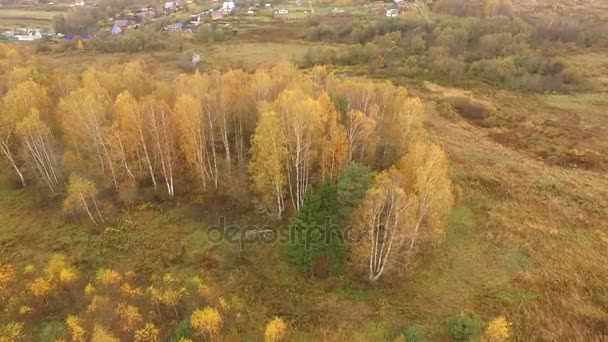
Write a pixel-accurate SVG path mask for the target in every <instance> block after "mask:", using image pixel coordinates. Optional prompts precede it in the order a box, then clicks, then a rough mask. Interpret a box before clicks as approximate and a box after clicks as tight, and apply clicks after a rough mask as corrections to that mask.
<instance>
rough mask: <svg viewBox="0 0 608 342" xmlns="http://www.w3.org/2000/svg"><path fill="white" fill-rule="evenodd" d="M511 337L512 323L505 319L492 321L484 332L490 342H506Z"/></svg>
mask: <svg viewBox="0 0 608 342" xmlns="http://www.w3.org/2000/svg"><path fill="white" fill-rule="evenodd" d="M510 336H511V323H510V322H509V321H508V320H507V319H506V318H505V317H504V316H500V317H496V318H494V319H493V320H491V321H490V323H489V324H488V327H487V328H486V330H485V332H484V337H485V338H486V340H487V341H488V342H504V341H506V340H507V339H508V338H509V337H510Z"/></svg>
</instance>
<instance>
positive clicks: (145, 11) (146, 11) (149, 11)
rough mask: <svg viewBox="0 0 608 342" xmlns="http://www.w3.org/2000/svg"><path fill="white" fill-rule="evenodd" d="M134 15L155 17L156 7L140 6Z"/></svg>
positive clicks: (142, 17) (141, 17)
mask: <svg viewBox="0 0 608 342" xmlns="http://www.w3.org/2000/svg"><path fill="white" fill-rule="evenodd" d="M135 16H136V17H139V18H140V19H152V18H154V17H156V9H155V8H154V7H152V6H148V7H144V8H140V9H139V10H138V11H137V13H136V14H135Z"/></svg>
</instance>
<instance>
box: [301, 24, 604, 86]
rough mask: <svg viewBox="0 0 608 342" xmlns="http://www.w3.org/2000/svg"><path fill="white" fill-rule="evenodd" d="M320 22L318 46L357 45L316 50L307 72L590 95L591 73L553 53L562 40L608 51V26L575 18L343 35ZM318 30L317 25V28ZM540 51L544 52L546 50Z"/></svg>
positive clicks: (348, 30) (373, 29)
mask: <svg viewBox="0 0 608 342" xmlns="http://www.w3.org/2000/svg"><path fill="white" fill-rule="evenodd" d="M316 24H317V23H314V22H313V23H312V25H313V26H311V27H310V28H309V31H308V34H307V36H308V38H309V39H310V40H323V41H334V42H341V43H350V44H351V45H347V46H341V47H319V46H315V47H311V48H310V49H309V50H308V53H307V54H306V55H305V57H304V59H303V61H302V64H303V65H304V66H310V65H323V64H338V65H353V66H357V65H364V66H366V67H369V70H370V71H371V72H372V73H378V74H381V75H385V74H386V75H390V76H393V77H394V76H397V75H402V76H406V77H425V78H428V77H432V78H436V79H443V80H446V81H450V82H458V81H463V80H467V79H471V78H473V79H479V80H483V81H485V82H488V83H491V84H496V85H500V86H507V87H510V88H515V89H524V90H531V91H550V90H557V91H570V90H587V89H591V88H593V87H594V85H593V84H592V83H591V82H590V81H589V80H588V79H587V78H586V77H585V73H584V72H583V71H582V70H580V69H577V68H576V67H574V66H572V65H571V64H569V63H568V62H566V61H565V60H564V59H562V58H560V57H555V56H552V55H551V54H549V53H548V52H545V51H547V50H548V49H547V48H545V47H547V46H548V45H549V44H552V43H554V42H563V43H573V44H578V45H580V46H581V47H587V46H596V45H597V46H607V45H608V38H607V37H608V28H606V26H605V25H604V26H601V25H600V26H592V25H590V24H585V23H582V22H580V21H576V19H572V18H556V17H551V18H548V17H541V18H539V19H538V20H537V19H534V20H529V21H527V20H524V19H521V18H516V17H508V16H493V15H488V16H486V17H481V18H480V17H466V18H459V17H440V16H438V17H433V20H427V19H425V18H423V17H421V16H418V15H406V16H404V17H400V18H398V19H379V20H375V21H371V22H354V23H352V24H351V25H349V26H346V27H344V28H342V29H340V30H336V29H334V28H332V27H325V26H327V25H323V24H319V25H316ZM314 25H316V26H314ZM539 47H540V48H541V49H539Z"/></svg>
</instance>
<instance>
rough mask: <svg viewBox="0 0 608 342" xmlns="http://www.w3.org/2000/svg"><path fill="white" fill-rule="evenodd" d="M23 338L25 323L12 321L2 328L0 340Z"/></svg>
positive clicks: (14, 340)
mask: <svg viewBox="0 0 608 342" xmlns="http://www.w3.org/2000/svg"><path fill="white" fill-rule="evenodd" d="M22 338H23V324H22V323H15V322H11V323H8V324H7V325H5V326H4V327H2V330H0V342H16V341H19V340H21V339H22Z"/></svg>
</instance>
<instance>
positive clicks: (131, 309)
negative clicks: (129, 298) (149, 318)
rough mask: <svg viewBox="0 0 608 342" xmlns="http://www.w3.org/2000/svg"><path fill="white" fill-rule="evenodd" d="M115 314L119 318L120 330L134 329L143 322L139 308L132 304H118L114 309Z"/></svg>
mask: <svg viewBox="0 0 608 342" xmlns="http://www.w3.org/2000/svg"><path fill="white" fill-rule="evenodd" d="M116 315H117V316H118V318H120V322H121V324H122V330H124V331H134V330H135V329H137V327H138V326H140V325H142V324H143V323H144V319H143V317H142V315H141V313H140V312H139V309H138V308H136V307H135V306H133V305H125V304H119V305H118V308H117V309H116Z"/></svg>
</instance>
